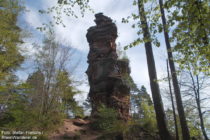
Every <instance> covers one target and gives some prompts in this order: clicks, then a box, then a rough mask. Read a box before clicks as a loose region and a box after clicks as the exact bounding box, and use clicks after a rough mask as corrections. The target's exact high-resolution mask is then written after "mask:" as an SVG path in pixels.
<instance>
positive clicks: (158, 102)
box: [138, 0, 171, 140]
mask: <svg viewBox="0 0 210 140" xmlns="http://www.w3.org/2000/svg"><path fill="white" fill-rule="evenodd" d="M138 9H139V15H140V21H141V26H142V30H143V36H144V38H145V39H150V33H149V28H148V24H147V19H146V15H145V11H144V4H143V0H138ZM145 49H146V57H147V65H148V71H149V78H150V87H151V91H152V98H153V101H154V108H155V113H156V119H157V124H158V129H159V134H160V137H161V139H162V140H171V136H170V133H169V131H168V128H167V124H166V119H165V118H166V117H165V112H164V108H163V103H162V98H161V95H160V89H159V85H158V82H157V75H156V67H155V61H154V56H153V51H152V43H151V41H148V42H145Z"/></svg>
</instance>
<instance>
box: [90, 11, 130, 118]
mask: <svg viewBox="0 0 210 140" xmlns="http://www.w3.org/2000/svg"><path fill="white" fill-rule="evenodd" d="M95 18H96V19H95V20H94V21H95V23H96V26H93V27H90V28H89V29H88V32H87V35H86V37H87V40H88V43H89V46H90V51H89V54H88V63H89V67H88V69H87V71H86V73H87V75H88V80H89V85H90V91H89V99H90V102H91V105H92V112H91V116H95V115H97V111H98V107H99V106H100V105H101V104H104V105H105V106H107V107H110V108H114V109H116V110H117V112H118V114H119V118H120V119H123V120H128V119H129V108H130V88H129V86H128V84H127V83H128V81H127V80H126V76H127V75H129V74H130V69H129V64H128V61H123V60H117V58H118V56H117V53H116V43H115V40H116V38H117V27H116V25H115V23H113V22H112V20H111V19H110V18H109V17H107V16H104V15H103V14H102V13H98V14H96V15H95Z"/></svg>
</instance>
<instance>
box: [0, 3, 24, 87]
mask: <svg viewBox="0 0 210 140" xmlns="http://www.w3.org/2000/svg"><path fill="white" fill-rule="evenodd" d="M20 9H21V7H20V6H19V3H18V1H17V0H0V18H1V20H0V82H2V81H3V80H5V78H6V77H7V76H9V75H11V72H12V71H13V70H15V69H16V68H17V67H18V66H19V65H20V64H21V63H22V61H23V56H21V54H20V49H19V48H18V45H19V44H20V43H21V42H22V41H21V37H20V33H21V30H20V28H19V27H18V26H17V25H16V22H17V16H18V13H19V11H20ZM1 85H2V84H1Z"/></svg>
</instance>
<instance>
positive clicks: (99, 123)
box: [92, 105, 126, 134]
mask: <svg viewBox="0 0 210 140" xmlns="http://www.w3.org/2000/svg"><path fill="white" fill-rule="evenodd" d="M124 125H125V122H123V121H122V120H119V119H118V114H117V112H116V110H114V109H112V108H107V107H105V106H104V105H101V107H100V108H99V110H98V117H97V119H96V120H95V121H94V123H93V124H92V127H93V128H94V129H96V130H101V131H103V132H104V133H105V134H109V133H114V134H115V133H120V132H123V131H125V129H126V128H125V127H124Z"/></svg>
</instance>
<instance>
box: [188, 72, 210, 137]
mask: <svg viewBox="0 0 210 140" xmlns="http://www.w3.org/2000/svg"><path fill="white" fill-rule="evenodd" d="M190 77H191V80H192V84H193V91H194V94H195V101H196V104H197V109H198V115H199V119H200V127H201V131H202V133H203V136H204V138H205V140H209V138H208V136H207V134H206V130H205V125H204V121H203V114H202V111H201V104H200V83H199V77H198V75H196V79H195V78H194V77H193V74H192V73H191V72H190ZM195 80H196V81H195ZM196 85H197V86H196Z"/></svg>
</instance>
